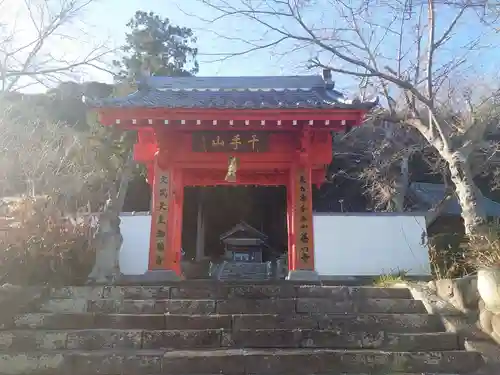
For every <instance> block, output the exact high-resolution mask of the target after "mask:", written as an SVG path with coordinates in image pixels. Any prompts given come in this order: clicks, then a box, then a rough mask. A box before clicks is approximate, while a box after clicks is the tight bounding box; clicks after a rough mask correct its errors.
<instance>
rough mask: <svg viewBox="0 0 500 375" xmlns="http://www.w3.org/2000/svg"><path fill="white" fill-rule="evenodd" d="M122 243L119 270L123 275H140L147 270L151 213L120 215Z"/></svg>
mask: <svg viewBox="0 0 500 375" xmlns="http://www.w3.org/2000/svg"><path fill="white" fill-rule="evenodd" d="M120 219H121V223H120V230H121V233H122V236H123V244H122V248H121V249H120V270H121V272H122V273H123V274H124V275H142V274H143V273H145V272H146V271H147V270H148V256H149V254H148V253H149V233H150V229H151V215H149V214H143V213H141V214H137V215H130V214H127V213H123V214H122V215H120Z"/></svg>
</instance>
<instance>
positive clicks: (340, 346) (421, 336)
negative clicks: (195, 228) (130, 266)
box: [0, 282, 482, 375]
mask: <svg viewBox="0 0 500 375" xmlns="http://www.w3.org/2000/svg"><path fill="white" fill-rule="evenodd" d="M33 310H34V311H33V312H31V313H25V314H22V315H18V316H16V317H14V318H13V319H12V321H10V322H4V324H3V326H2V327H1V329H0V374H1V375H7V374H9V375H48V374H51V375H62V374H65V375H66V374H68V373H69V374H71V375H80V374H81V375H83V374H85V375H94V374H101V375H118V374H120V375H129V374H130V375H132V374H134V375H139V374H141V375H160V374H167V375H168V374H172V375H173V374H176V375H183V374H186V375H187V374H190V375H210V374H223V375H232V374H234V375H236V374H240V375H250V374H252V375H256V374H257V375H266V374H269V375H271V374H273V375H279V374H287V375H290V374H292V375H293V374H301V375H305V374H325V375H326V374H332V375H333V374H342V373H346V374H353V375H354V374H357V375H360V374H380V375H382V374H383V375H390V374H407V375H408V374H409V373H415V374H417V373H420V374H422V373H425V374H467V373H471V372H473V371H475V370H477V369H478V368H479V367H480V366H481V364H482V357H481V356H480V355H479V354H477V353H474V352H467V351H465V350H464V349H463V348H464V343H463V342H462V340H461V339H460V338H459V336H458V335H457V334H452V333H446V332H444V326H443V324H442V322H441V320H440V318H439V317H438V316H435V315H429V314H427V313H426V310H425V308H424V305H423V304H422V303H421V302H420V301H416V300H414V299H412V297H411V294H410V292H409V290H407V289H392V288H376V287H345V286H321V285H299V284H293V283H283V282H277V283H274V284H271V283H261V284H259V283H257V284H255V283H253V282H252V283H242V282H238V283H229V282H228V283H226V282H224V283H221V282H203V283H200V282H195V283H192V282H177V283H171V284H169V285H161V286H147V287H146V286H112V287H108V286H99V287H94V286H92V287H91V286H88V287H67V288H57V289H52V290H51V291H50V293H49V296H48V297H47V299H46V300H44V301H43V302H42V303H41V304H40V305H39V306H38V308H36V309H33Z"/></svg>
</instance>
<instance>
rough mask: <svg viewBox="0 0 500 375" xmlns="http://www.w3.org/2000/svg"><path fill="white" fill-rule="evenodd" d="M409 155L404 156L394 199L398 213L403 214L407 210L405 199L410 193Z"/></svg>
mask: <svg viewBox="0 0 500 375" xmlns="http://www.w3.org/2000/svg"><path fill="white" fill-rule="evenodd" d="M408 163H409V155H404V156H403V158H402V159H401V163H400V168H399V176H398V178H397V180H396V186H395V189H396V192H395V194H394V197H393V204H394V208H395V210H396V211H397V212H403V211H404V210H405V198H406V194H407V193H408V185H409V184H410V172H409V166H408Z"/></svg>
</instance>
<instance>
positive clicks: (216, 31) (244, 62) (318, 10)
mask: <svg viewBox="0 0 500 375" xmlns="http://www.w3.org/2000/svg"><path fill="white" fill-rule="evenodd" d="M26 1H28V0H26ZM29 1H33V2H36V1H42V0H29ZM50 1H54V2H57V1H62V0H50ZM214 1H216V0H214ZM219 1H221V0H219ZM227 1H229V2H237V1H239V0H227ZM252 1H254V3H265V1H263V0H259V1H257V0H252ZM308 1H311V2H314V6H312V7H310V8H308V9H309V10H308V11H307V13H304V19H305V21H306V22H307V23H308V25H313V26H316V27H318V29H317V30H318V32H319V33H322V34H321V35H326V36H327V37H330V35H333V37H332V38H333V39H332V43H334V42H335V38H337V36H336V35H334V34H335V33H339V32H340V33H342V31H339V27H342V22H344V20H343V19H342V15H338V14H333V11H332V9H333V7H332V5H331V4H329V1H332V0H308ZM352 1H355V0H352ZM23 3H24V2H22V1H21V0H3V2H2V1H0V4H2V9H0V10H1V11H0V24H2V23H3V24H7V26H12V20H16V19H17V20H20V21H28V20H29V18H27V17H28V15H27V14H25V13H24V14H22V15H21V16H20V17H16V16H15V12H14V9H15V8H16V7H19V5H21V8H22V4H23ZM379 9H380V10H379ZM384 9H385V8H384ZM384 9H383V8H378V7H372V8H370V17H371V18H370V19H374V20H376V21H377V22H380V23H381V24H384V23H385V24H387V23H388V22H390V20H389V19H388V15H387V14H386V13H384ZM137 10H142V11H153V12H155V13H157V14H159V15H161V16H163V17H168V18H169V19H170V21H171V23H172V24H174V25H178V26H185V27H190V28H191V29H193V31H194V34H195V35H196V37H197V38H198V41H197V47H198V48H199V51H200V54H199V57H198V60H199V62H200V71H199V74H198V75H200V76H255V75H294V74H321V71H320V69H318V68H316V69H314V70H309V69H307V67H306V63H307V61H308V59H309V58H310V57H311V56H312V55H313V54H315V53H316V51H315V50H313V49H311V47H306V48H303V49H300V50H296V51H294V52H293V53H290V50H292V49H293V48H294V47H295V45H293V44H290V43H289V44H285V45H283V46H282V47H280V48H278V49H274V50H270V49H267V50H262V51H258V52H254V53H251V54H247V55H242V56H237V57H233V58H231V59H227V60H224V61H220V57H214V56H210V54H213V53H217V52H237V51H241V50H242V49H244V48H246V47H247V46H244V45H242V43H241V42H240V41H234V40H228V38H224V36H231V37H239V38H244V39H245V40H252V39H253V40H257V39H259V38H262V36H263V35H265V38H266V39H265V40H266V41H267V40H270V39H271V38H272V37H273V35H272V34H271V33H268V34H264V30H263V29H262V28H261V29H260V30H259V29H258V28H257V27H256V25H255V23H254V22H250V21H248V20H246V21H245V20H242V19H237V18H233V19H229V20H228V21H224V22H218V23H216V24H207V23H206V22H203V21H202V20H201V19H202V18H204V19H210V18H213V17H215V16H216V13H214V12H213V11H211V10H210V9H208V8H206V7H203V6H201V5H200V2H199V1H198V0H94V2H93V3H92V4H91V5H90V6H89V7H88V8H86V10H85V12H84V14H83V15H82V16H83V18H81V19H80V20H75V22H74V23H73V24H71V25H70V27H71V28H72V29H71V30H69V31H68V33H71V34H74V35H76V34H75V30H79V29H81V30H84V31H85V33H82V34H81V36H78V37H77V38H76V39H75V38H69V39H68V38H66V39H64V40H61V41H60V42H59V43H58V45H57V46H51V48H50V50H49V52H50V53H53V54H56V51H57V50H59V52H60V53H61V54H62V55H64V54H68V53H69V54H73V55H77V54H79V53H80V54H82V53H85V52H84V51H85V46H87V47H88V46H89V45H91V44H92V43H95V44H98V43H101V42H103V43H106V46H108V47H111V48H113V47H119V46H120V45H122V44H123V42H124V37H125V32H126V31H127V29H126V27H125V25H126V23H127V21H128V20H129V19H130V18H131V17H133V15H134V13H135V12H136V11H137ZM437 14H438V16H439V17H438V19H439V20H440V22H438V24H437V27H436V34H437V35H438V37H439V35H442V34H443V31H444V27H445V26H446V25H448V24H449V23H450V22H451V21H452V19H453V16H454V15H453V14H452V13H449V14H448V13H441V11H440V10H439V11H438V13H437ZM271 22H275V23H276V25H277V26H278V27H279V28H285V29H287V30H291V31H292V32H294V33H299V34H300V33H301V32H303V30H301V29H300V27H299V28H297V25H296V24H295V25H294V24H287V23H286V21H281V20H272V21H271ZM281 22H284V23H281ZM465 22H467V20H465ZM25 24H29V22H18V25H17V28H18V29H19V30H20V31H23V26H24V25H25ZM273 24H274V23H273ZM317 25H318V26H317ZM464 26H465V27H464ZM376 32H377V33H379V35H378V36H381V35H382V33H383V31H380V30H377V31H376ZM410 32H411V33H412V35H411V37H413V33H414V32H413V30H411V31H410ZM16 35H18V37H19V38H20V39H21V40H22V39H23V37H24V35H23V33H22V32H16ZM343 37H344V38H345V39H346V40H350V39H349V38H351V35H348V34H346V35H343ZM365 37H368V35H365ZM355 38H356V36H354V38H353V40H355ZM494 38H496V42H498V41H500V34H497V35H496V36H494ZM25 39H26V40H29V38H28V39H27V38H25ZM475 39H478V40H480V41H481V43H483V42H484V43H485V44H488V43H490V42H491V41H490V40H484V38H482V36H481V29H480V28H474V27H468V25H467V24H466V23H465V24H463V25H461V28H460V29H459V31H458V32H456V33H454V34H453V35H452V40H451V41H450V42H448V43H447V44H446V46H445V48H444V49H443V50H442V51H441V53H440V56H441V57H440V58H441V59H442V61H436V62H435V64H436V65H439V63H444V62H447V61H449V59H450V58H452V57H455V56H456V55H457V54H458V52H457V51H459V48H460V45H461V44H466V43H467V42H468V41H472V40H475ZM261 40H262V39H261ZM395 42H396V40H395V39H394V38H392V40H391V38H390V36H384V43H382V44H381V47H380V50H381V54H383V55H384V56H392V57H394V56H395V48H394V47H395V45H394V43H395ZM18 43H19V41H18ZM495 51H497V52H495ZM409 53H410V54H413V53H414V52H413V51H412V50H411V47H410V50H409ZM486 53H488V55H486ZM320 56H321V57H323V61H324V62H325V63H327V64H331V65H333V66H334V67H336V68H346V66H345V65H343V64H345V63H343V62H342V61H339V60H335V61H333V62H332V61H330V56H329V55H328V54H324V53H323V54H322V55H320ZM498 58H500V49H498V48H497V49H496V50H493V49H491V48H489V49H488V50H484V51H482V52H480V53H479V52H478V53H475V54H473V55H471V54H469V55H468V56H467V59H466V62H465V65H463V68H462V71H465V70H466V71H467V72H468V73H469V77H468V79H471V77H472V79H475V78H476V76H475V75H474V74H475V73H474V74H470V73H471V72H474V71H475V70H477V71H478V72H481V73H486V74H487V75H490V78H491V75H496V74H497V73H498V69H499V68H498V67H497V63H496V62H497V61H498ZM214 60H215V61H214ZM410 60H411V59H410ZM413 60H414V59H413ZM413 60H412V61H411V63H413V62H414V61H413ZM380 64H384V65H385V64H386V62H385V61H380ZM387 65H390V66H391V67H394V61H389V62H387ZM464 67H466V68H467V69H464ZM347 68H349V69H350V68H352V67H350V66H347ZM79 74H80V75H79V77H77V80H80V81H83V80H97V81H107V82H110V81H111V76H110V75H109V74H107V73H104V72H99V71H96V70H90V71H88V74H81V73H79ZM334 80H335V82H336V84H337V88H340V89H341V90H350V91H357V89H358V87H357V84H358V81H356V80H353V79H350V78H348V77H346V76H342V75H340V74H334Z"/></svg>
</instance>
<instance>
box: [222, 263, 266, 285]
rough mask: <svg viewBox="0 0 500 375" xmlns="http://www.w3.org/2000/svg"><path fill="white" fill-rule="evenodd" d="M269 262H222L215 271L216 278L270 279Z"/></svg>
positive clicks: (224, 279)
mask: <svg viewBox="0 0 500 375" xmlns="http://www.w3.org/2000/svg"><path fill="white" fill-rule="evenodd" d="M271 267H272V265H271V262H266V263H245V262H224V263H223V264H221V265H220V268H219V270H218V272H217V279H218V280H223V281H226V280H270V279H271V274H272V268H271Z"/></svg>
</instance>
